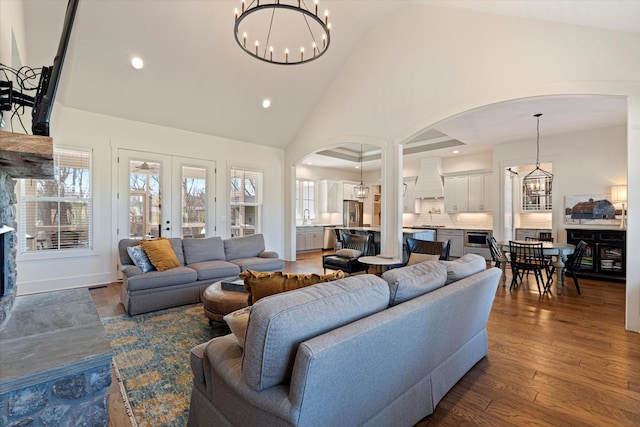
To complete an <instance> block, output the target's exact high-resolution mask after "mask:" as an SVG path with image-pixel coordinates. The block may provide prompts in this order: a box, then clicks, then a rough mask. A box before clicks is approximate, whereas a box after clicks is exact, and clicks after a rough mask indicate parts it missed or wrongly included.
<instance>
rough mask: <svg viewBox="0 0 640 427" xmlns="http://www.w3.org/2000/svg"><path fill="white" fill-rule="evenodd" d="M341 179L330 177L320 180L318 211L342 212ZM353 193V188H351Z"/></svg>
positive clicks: (342, 189)
mask: <svg viewBox="0 0 640 427" xmlns="http://www.w3.org/2000/svg"><path fill="white" fill-rule="evenodd" d="M343 191H344V188H343V184H342V181H336V180H331V179H322V180H320V212H323V213H342V200H343V199H342V194H343ZM351 192H352V193H353V190H351Z"/></svg>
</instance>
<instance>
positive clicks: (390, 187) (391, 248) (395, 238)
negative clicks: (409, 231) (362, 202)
mask: <svg viewBox="0 0 640 427" xmlns="http://www.w3.org/2000/svg"><path fill="white" fill-rule="evenodd" d="M380 169H381V173H382V204H381V210H382V221H381V232H380V240H381V248H380V252H381V253H383V254H386V255H394V254H395V255H396V256H398V257H399V258H400V259H402V191H401V190H400V187H401V186H402V146H401V145H399V144H398V143H397V142H395V141H390V142H389V143H388V144H387V147H386V148H385V149H383V150H382V165H381V168H380Z"/></svg>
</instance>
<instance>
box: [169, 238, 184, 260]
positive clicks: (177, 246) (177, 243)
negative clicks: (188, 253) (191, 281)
mask: <svg viewBox="0 0 640 427" xmlns="http://www.w3.org/2000/svg"><path fill="white" fill-rule="evenodd" d="M169 242H170V243H171V247H172V248H173V252H175V253H176V257H178V261H179V262H180V265H184V253H183V252H182V238H181V237H170V238H169Z"/></svg>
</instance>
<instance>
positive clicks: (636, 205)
mask: <svg viewBox="0 0 640 427" xmlns="http://www.w3.org/2000/svg"><path fill="white" fill-rule="evenodd" d="M628 102H629V104H628V105H629V110H628V114H629V116H628V122H627V126H628V134H627V186H628V187H627V188H628V190H627V199H628V205H627V219H628V221H627V251H626V253H627V286H626V289H627V301H626V303H627V307H626V321H625V327H626V329H628V330H630V331H634V332H640V251H637V250H634V245H635V243H637V242H638V241H640V168H638V159H640V94H635V95H634V96H630V97H629V98H628ZM636 215H637V216H636Z"/></svg>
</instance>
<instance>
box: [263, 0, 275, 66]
mask: <svg viewBox="0 0 640 427" xmlns="http://www.w3.org/2000/svg"><path fill="white" fill-rule="evenodd" d="M275 16H276V10H275V9H273V10H272V11H271V21H270V22H269V32H267V41H266V42H265V43H264V55H263V56H262V57H263V58H264V59H265V60H266V59H267V50H268V49H267V46H269V40H271V29H272V28H273V18H274V17H275Z"/></svg>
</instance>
